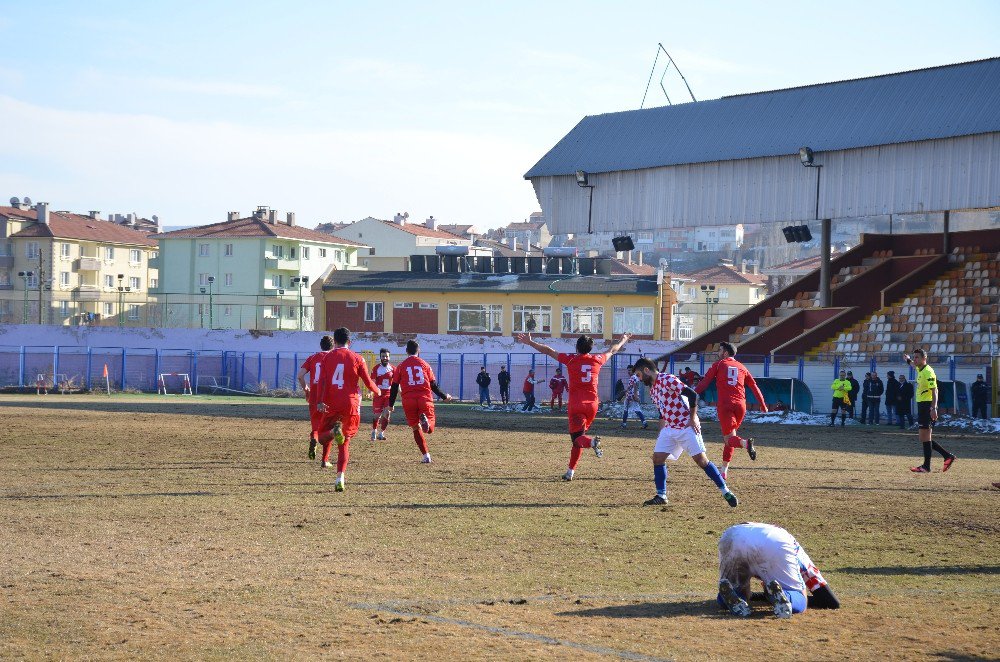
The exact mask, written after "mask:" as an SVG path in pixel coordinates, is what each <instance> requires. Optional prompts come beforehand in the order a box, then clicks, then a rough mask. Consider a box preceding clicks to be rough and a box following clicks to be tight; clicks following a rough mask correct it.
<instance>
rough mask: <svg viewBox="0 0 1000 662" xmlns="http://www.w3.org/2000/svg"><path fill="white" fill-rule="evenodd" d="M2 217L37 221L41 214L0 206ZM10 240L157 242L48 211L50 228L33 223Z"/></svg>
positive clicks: (76, 216) (121, 228)
mask: <svg viewBox="0 0 1000 662" xmlns="http://www.w3.org/2000/svg"><path fill="white" fill-rule="evenodd" d="M0 216H7V217H10V218H21V219H31V220H34V219H36V218H37V216H38V215H37V213H36V212H35V210H34V209H27V210H26V209H17V208H16V207H0ZM11 237H39V238H55V239H79V240H82V241H99V242H102V243H108V244H131V245H135V246H156V241H154V240H153V239H150V238H149V237H148V236H147V235H146V234H145V233H144V232H138V231H137V230H133V229H132V228H127V227H124V226H121V225H118V224H117V223H112V222H110V221H100V220H97V219H94V218H91V217H90V216H83V215H81V214H70V213H68V212H61V211H51V212H49V224H48V225H45V224H43V223H32V224H31V225H29V226H28V227H26V228H24V229H23V230H21V231H20V232H15V233H14V234H12V235H11Z"/></svg>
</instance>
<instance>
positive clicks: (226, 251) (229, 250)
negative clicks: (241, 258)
mask: <svg viewBox="0 0 1000 662" xmlns="http://www.w3.org/2000/svg"><path fill="white" fill-rule="evenodd" d="M223 255H225V256H226V257H232V256H233V245H232V244H225V245H224V246H223Z"/></svg>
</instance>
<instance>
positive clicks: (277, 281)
mask: <svg viewBox="0 0 1000 662" xmlns="http://www.w3.org/2000/svg"><path fill="white" fill-rule="evenodd" d="M284 286H285V277H284V276H282V275H281V274H274V275H273V276H271V287H284Z"/></svg>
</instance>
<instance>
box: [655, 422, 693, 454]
mask: <svg viewBox="0 0 1000 662" xmlns="http://www.w3.org/2000/svg"><path fill="white" fill-rule="evenodd" d="M684 451H687V452H688V454H689V455H691V456H695V455H697V454H698V453H704V452H705V442H704V441H702V438H701V435H700V434H696V433H695V431H694V430H692V429H691V428H684V429H682V430H678V429H677V428H669V427H667V428H660V434H659V435H657V437H656V446H654V447H653V452H654V453H667V459H668V460H677V459H679V458H680V456H681V455H683V454H684Z"/></svg>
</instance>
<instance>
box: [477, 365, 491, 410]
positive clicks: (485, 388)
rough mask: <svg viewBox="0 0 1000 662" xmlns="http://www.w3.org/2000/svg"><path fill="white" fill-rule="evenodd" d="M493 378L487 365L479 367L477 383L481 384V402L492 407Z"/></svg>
mask: <svg viewBox="0 0 1000 662" xmlns="http://www.w3.org/2000/svg"><path fill="white" fill-rule="evenodd" d="M492 381H493V378H492V377H490V374H489V373H488V372H486V366H483V367H482V368H480V369H479V374H478V375H476V383H477V384H479V404H480V406H482V407H490V406H492V405H493V402H491V401H490V383H491V382H492Z"/></svg>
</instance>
